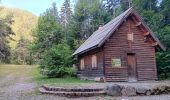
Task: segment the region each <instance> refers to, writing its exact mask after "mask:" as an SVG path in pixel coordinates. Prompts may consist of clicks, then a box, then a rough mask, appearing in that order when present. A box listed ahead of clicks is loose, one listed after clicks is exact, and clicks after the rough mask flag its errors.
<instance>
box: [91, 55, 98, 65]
mask: <svg viewBox="0 0 170 100" xmlns="http://www.w3.org/2000/svg"><path fill="white" fill-rule="evenodd" d="M96 67H97V56H96V55H92V68H96Z"/></svg>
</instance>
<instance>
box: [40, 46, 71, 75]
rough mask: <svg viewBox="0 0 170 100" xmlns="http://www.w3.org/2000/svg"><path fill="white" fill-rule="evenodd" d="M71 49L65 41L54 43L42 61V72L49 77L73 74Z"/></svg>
mask: <svg viewBox="0 0 170 100" xmlns="http://www.w3.org/2000/svg"><path fill="white" fill-rule="evenodd" d="M71 64H72V58H71V50H70V49H69V46H68V45H67V44H65V43H62V44H58V45H54V46H53V47H52V48H51V49H50V50H48V51H47V52H45V54H44V55H43V56H42V59H41V61H40V68H41V69H42V70H41V72H42V73H43V74H45V75H47V76H48V77H64V76H67V75H69V74H72V69H71V68H70V66H71Z"/></svg>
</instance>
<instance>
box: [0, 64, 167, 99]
mask: <svg viewBox="0 0 170 100" xmlns="http://www.w3.org/2000/svg"><path fill="white" fill-rule="evenodd" d="M31 70H32V66H27V65H20V66H18V65H0V100H170V95H161V96H142V97H141V96H140V97H119V98H113V97H110V96H98V97H89V98H74V99H73V98H65V97H58V96H54V95H41V94H39V93H38V91H37V87H39V86H38V85H37V84H36V83H34V82H32V81H31V77H30V76H29V74H28V73H29V71H31ZM98 85H101V86H103V85H104V84H98Z"/></svg>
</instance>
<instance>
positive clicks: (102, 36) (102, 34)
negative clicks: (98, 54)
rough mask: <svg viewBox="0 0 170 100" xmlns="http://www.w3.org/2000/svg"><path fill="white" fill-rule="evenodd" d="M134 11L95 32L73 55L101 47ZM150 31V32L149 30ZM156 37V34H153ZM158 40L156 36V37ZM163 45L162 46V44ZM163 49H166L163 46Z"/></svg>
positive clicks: (122, 15) (120, 16)
mask: <svg viewBox="0 0 170 100" xmlns="http://www.w3.org/2000/svg"><path fill="white" fill-rule="evenodd" d="M133 10H134V9H133V8H132V7H131V8H129V9H128V10H126V11H125V12H123V13H122V14H120V15H119V16H117V17H116V18H114V19H113V20H111V21H110V22H109V23H107V24H106V25H104V26H103V27H101V28H100V29H98V30H97V31H95V32H94V33H93V34H92V35H91V36H90V37H89V38H88V39H87V40H86V41H85V42H84V43H83V44H82V45H81V46H80V47H79V48H78V49H77V50H76V51H75V52H74V53H73V55H76V54H80V53H83V52H86V51H88V50H91V49H93V48H97V47H100V46H101V45H102V44H103V43H104V42H105V40H106V39H107V38H108V37H109V36H110V35H111V34H112V33H113V32H114V31H115V30H116V29H117V28H118V26H119V25H120V24H121V23H122V22H123V21H124V19H125V18H127V17H128V16H129V15H130V13H132V11H133ZM149 31H150V30H149ZM151 33H152V32H151ZM151 35H154V34H151ZM154 37H155V38H156V36H155V35H154ZM156 41H158V44H159V43H160V42H159V40H158V39H157V38H156ZM160 45H161V44H160ZM161 47H162V48H164V47H163V46H162V45H161Z"/></svg>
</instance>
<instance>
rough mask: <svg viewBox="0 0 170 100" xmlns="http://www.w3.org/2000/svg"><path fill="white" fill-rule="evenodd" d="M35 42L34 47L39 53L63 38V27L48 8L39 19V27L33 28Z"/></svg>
mask: <svg viewBox="0 0 170 100" xmlns="http://www.w3.org/2000/svg"><path fill="white" fill-rule="evenodd" d="M33 37H34V42H33V46H32V49H33V50H34V51H35V52H38V53H39V55H40V56H41V54H43V53H44V52H45V51H47V50H48V49H50V48H51V47H52V46H53V45H54V44H58V43H60V42H61V40H62V32H61V27H60V25H59V24H58V23H56V18H55V16H54V15H53V14H52V13H51V11H49V10H47V11H46V12H45V13H44V14H42V15H41V16H40V17H39V19H38V24H37V27H36V28H35V29H34V30H33Z"/></svg>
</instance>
